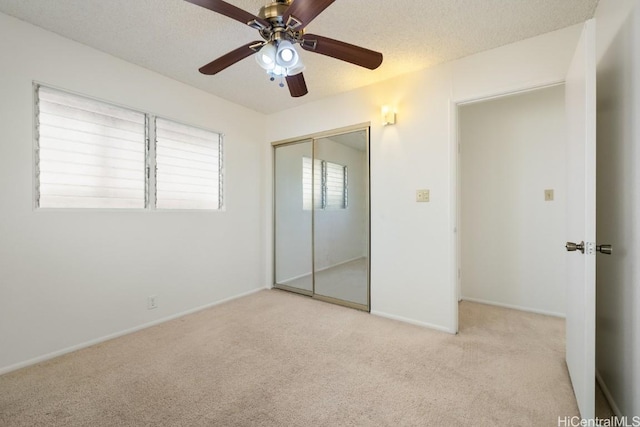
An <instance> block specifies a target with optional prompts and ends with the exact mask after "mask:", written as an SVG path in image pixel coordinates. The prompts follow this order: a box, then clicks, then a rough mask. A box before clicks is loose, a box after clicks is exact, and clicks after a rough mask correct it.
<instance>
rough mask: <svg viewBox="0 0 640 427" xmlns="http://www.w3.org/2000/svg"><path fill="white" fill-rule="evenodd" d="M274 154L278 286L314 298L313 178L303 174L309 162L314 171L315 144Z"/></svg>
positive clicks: (280, 148) (282, 148)
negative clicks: (312, 294)
mask: <svg viewBox="0 0 640 427" xmlns="http://www.w3.org/2000/svg"><path fill="white" fill-rule="evenodd" d="M274 155H275V176H274V180H275V188H274V191H275V224H274V225H275V282H276V283H275V284H276V285H277V286H279V287H283V288H285V289H286V288H293V289H292V290H298V291H302V292H303V293H308V294H309V295H311V293H312V291H313V276H312V274H311V273H312V255H311V251H312V245H311V237H312V231H311V221H312V219H311V213H312V210H311V197H312V194H311V193H312V190H311V186H312V179H311V176H310V175H309V176H306V175H305V172H304V171H305V170H306V169H305V162H306V161H308V162H309V166H308V167H309V169H310V168H311V158H312V156H313V152H312V142H311V141H303V142H300V143H296V144H291V145H283V146H278V147H276V149H275V154H274ZM305 159H307V160H305ZM309 172H310V171H309Z"/></svg>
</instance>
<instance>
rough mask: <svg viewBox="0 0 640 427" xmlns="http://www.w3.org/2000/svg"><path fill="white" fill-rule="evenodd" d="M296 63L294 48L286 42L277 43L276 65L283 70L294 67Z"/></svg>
mask: <svg viewBox="0 0 640 427" xmlns="http://www.w3.org/2000/svg"><path fill="white" fill-rule="evenodd" d="M297 63H298V52H297V51H296V48H295V47H294V46H293V44H291V42H290V41H288V40H282V41H281V42H280V43H278V52H277V54H276V64H278V65H279V66H281V67H283V68H290V67H294V66H295V65H296V64H297Z"/></svg>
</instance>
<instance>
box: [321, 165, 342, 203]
mask: <svg viewBox="0 0 640 427" xmlns="http://www.w3.org/2000/svg"><path fill="white" fill-rule="evenodd" d="M323 166H324V168H323V178H324V181H323V184H324V185H323V191H324V194H323V201H324V203H323V206H324V208H325V209H345V208H346V207H347V167H346V166H342V165H339V164H337V163H331V162H323Z"/></svg>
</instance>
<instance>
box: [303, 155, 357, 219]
mask: <svg viewBox="0 0 640 427" xmlns="http://www.w3.org/2000/svg"><path fill="white" fill-rule="evenodd" d="M311 164H312V162H311V158H309V157H303V158H302V207H303V209H304V210H311V197H312V194H313V199H314V200H313V208H314V209H345V208H346V207H347V167H346V166H342V165H339V164H337V163H332V162H327V161H324V160H320V159H314V160H313V172H312V168H311ZM312 176H313V179H312ZM312 186H313V192H312Z"/></svg>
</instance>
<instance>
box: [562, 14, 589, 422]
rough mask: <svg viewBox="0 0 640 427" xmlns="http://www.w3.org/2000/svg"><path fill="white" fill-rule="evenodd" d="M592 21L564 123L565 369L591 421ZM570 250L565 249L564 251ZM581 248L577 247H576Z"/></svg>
mask: <svg viewBox="0 0 640 427" xmlns="http://www.w3.org/2000/svg"><path fill="white" fill-rule="evenodd" d="M595 57H596V52H595V21H594V20H590V21H587V22H586V23H585V25H584V28H583V30H582V36H581V37H580V41H579V42H578V47H577V49H576V52H575V54H574V57H573V60H572V62H571V66H570V67H569V72H568V74H567V79H566V95H565V96H566V109H567V110H566V111H567V123H568V128H567V130H568V135H567V140H568V152H567V154H568V156H567V162H568V164H567V206H568V212H567V213H568V217H567V218H568V235H567V240H568V241H571V242H575V243H578V244H579V243H580V242H581V241H584V253H581V251H580V250H576V251H574V252H567V254H566V256H567V270H568V276H567V281H568V283H567V322H566V328H567V330H566V333H567V340H566V345H567V354H566V360H567V366H568V368H569V374H570V376H571V383H572V385H573V390H574V392H575V395H576V399H577V401H578V407H579V409H580V415H581V416H582V418H586V419H593V418H594V417H595V372H596V371H595V369H596V366H595V341H596V339H595V314H596V313H595V307H596V304H595V302H596V300H595V296H596V294H595V292H596V259H595V238H596V59H595ZM567 249H569V248H567ZM578 249H580V247H578Z"/></svg>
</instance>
